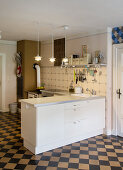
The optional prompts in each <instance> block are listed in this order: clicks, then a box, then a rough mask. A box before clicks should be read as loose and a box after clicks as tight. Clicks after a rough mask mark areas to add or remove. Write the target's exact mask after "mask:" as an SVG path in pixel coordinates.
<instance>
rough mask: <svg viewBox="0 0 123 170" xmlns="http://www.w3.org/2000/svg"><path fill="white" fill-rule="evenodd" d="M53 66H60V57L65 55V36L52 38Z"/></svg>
mask: <svg viewBox="0 0 123 170" xmlns="http://www.w3.org/2000/svg"><path fill="white" fill-rule="evenodd" d="M54 57H55V58H56V61H55V63H54V66H61V63H62V58H64V57H65V38H62V39H57V40H54Z"/></svg>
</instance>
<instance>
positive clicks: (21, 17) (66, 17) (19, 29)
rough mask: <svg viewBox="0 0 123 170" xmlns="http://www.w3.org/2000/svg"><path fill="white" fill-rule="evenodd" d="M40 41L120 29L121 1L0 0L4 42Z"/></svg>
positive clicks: (1, 27)
mask: <svg viewBox="0 0 123 170" xmlns="http://www.w3.org/2000/svg"><path fill="white" fill-rule="evenodd" d="M37 22H39V23H40V24H39V27H40V40H41V41H43V40H48V39H49V38H51V34H53V35H54V36H55V37H60V36H63V35H64V29H63V26H64V25H69V30H67V35H68V36H72V35H78V34H79V35H80V34H81V35H82V36H85V35H89V34H95V33H101V32H105V31H106V29H107V27H114V26H121V25H123V0H0V30H1V31H2V39H4V40H22V39H26V40H37Z"/></svg>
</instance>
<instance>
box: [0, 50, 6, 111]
mask: <svg viewBox="0 0 123 170" xmlns="http://www.w3.org/2000/svg"><path fill="white" fill-rule="evenodd" d="M0 56H1V57H2V83H1V87H2V109H1V110H0V111H1V112H4V110H5V98H6V97H5V96H6V55H5V54H4V53H0Z"/></svg>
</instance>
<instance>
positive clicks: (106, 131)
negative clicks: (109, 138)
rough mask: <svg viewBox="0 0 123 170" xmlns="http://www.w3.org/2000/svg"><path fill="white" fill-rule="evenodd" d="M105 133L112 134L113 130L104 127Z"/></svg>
mask: <svg viewBox="0 0 123 170" xmlns="http://www.w3.org/2000/svg"><path fill="white" fill-rule="evenodd" d="M103 133H104V134H105V135H111V134H112V131H111V130H108V129H106V128H104V129H103Z"/></svg>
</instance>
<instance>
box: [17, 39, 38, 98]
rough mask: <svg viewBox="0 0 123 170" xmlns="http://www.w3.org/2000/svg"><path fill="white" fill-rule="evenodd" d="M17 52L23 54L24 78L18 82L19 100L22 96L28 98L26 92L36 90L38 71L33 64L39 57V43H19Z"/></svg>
mask: <svg viewBox="0 0 123 170" xmlns="http://www.w3.org/2000/svg"><path fill="white" fill-rule="evenodd" d="M17 52H21V55H22V78H21V79H18V80H17V91H18V92H17V94H18V97H19V98H20V95H22V96H23V97H24V98H27V92H26V91H32V90H35V89H36V71H35V70H34V69H33V64H34V63H36V61H35V59H34V57H35V56H36V55H37V41H30V40H22V41H18V42H17ZM38 64H40V62H38ZM18 83H19V84H18Z"/></svg>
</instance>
